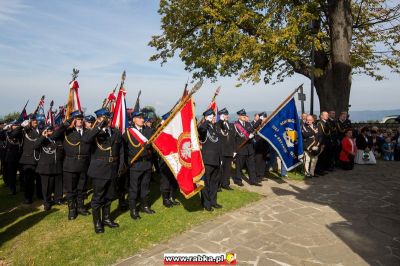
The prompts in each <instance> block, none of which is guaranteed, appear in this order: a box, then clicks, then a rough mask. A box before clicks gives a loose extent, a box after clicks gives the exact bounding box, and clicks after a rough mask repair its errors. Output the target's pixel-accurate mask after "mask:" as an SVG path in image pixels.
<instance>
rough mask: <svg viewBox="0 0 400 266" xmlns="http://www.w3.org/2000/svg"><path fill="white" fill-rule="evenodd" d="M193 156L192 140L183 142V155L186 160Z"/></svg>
mask: <svg viewBox="0 0 400 266" xmlns="http://www.w3.org/2000/svg"><path fill="white" fill-rule="evenodd" d="M191 156H192V144H191V142H190V141H186V142H184V143H183V144H182V148H181V157H182V158H183V159H185V160H188V159H190V157H191Z"/></svg>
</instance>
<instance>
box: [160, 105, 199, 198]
mask: <svg viewBox="0 0 400 266" xmlns="http://www.w3.org/2000/svg"><path fill="white" fill-rule="evenodd" d="M194 114H195V112H194V106H193V100H192V99H190V100H189V101H187V103H185V104H184V105H183V106H182V107H181V108H180V110H176V114H175V115H174V117H173V118H172V119H171V120H169V123H168V124H167V125H166V126H165V128H164V129H163V130H162V131H161V133H160V134H159V135H158V136H157V137H156V138H155V139H154V141H153V142H152V145H153V147H154V149H155V150H156V151H157V152H158V153H159V154H160V156H161V157H162V158H163V159H164V161H165V162H166V164H167V165H168V167H169V168H170V169H171V171H172V173H173V174H174V176H175V178H176V180H177V181H178V185H179V188H180V190H181V193H182V194H183V195H184V196H185V198H190V197H192V196H194V195H195V194H196V193H198V192H199V191H200V190H201V189H202V188H203V187H204V182H203V181H202V180H201V177H202V176H203V175H204V164H203V158H202V156H201V151H200V143H199V139H198V133H197V126H196V121H195V115H194Z"/></svg>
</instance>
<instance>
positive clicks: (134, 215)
mask: <svg viewBox="0 0 400 266" xmlns="http://www.w3.org/2000/svg"><path fill="white" fill-rule="evenodd" d="M131 218H132V219H133V220H136V219H140V218H142V217H140V215H139V212H138V211H137V210H136V209H133V210H131Z"/></svg>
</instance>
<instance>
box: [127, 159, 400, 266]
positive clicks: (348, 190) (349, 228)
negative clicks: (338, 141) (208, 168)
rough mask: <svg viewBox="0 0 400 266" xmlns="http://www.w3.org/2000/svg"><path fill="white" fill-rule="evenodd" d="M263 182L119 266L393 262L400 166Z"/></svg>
mask: <svg viewBox="0 0 400 266" xmlns="http://www.w3.org/2000/svg"><path fill="white" fill-rule="evenodd" d="M277 181H278V180H276V181H274V180H269V181H266V182H264V183H263V187H261V188H258V187H257V188H254V187H247V188H248V189H251V190H256V191H257V192H259V193H261V194H263V195H265V198H263V199H262V200H260V201H258V202H256V203H254V204H252V205H249V206H247V207H244V208H242V209H240V210H237V211H235V212H234V213H229V214H224V215H222V216H220V217H217V218H216V219H215V220H213V221H210V222H207V223H205V224H202V225H200V226H197V227H195V228H193V229H192V230H190V231H187V232H185V233H183V234H182V235H179V236H177V237H175V238H173V239H171V240H169V241H168V242H165V243H162V244H158V245H155V246H154V247H153V248H151V249H149V250H145V251H143V252H141V253H139V254H136V255H134V256H132V257H130V258H128V259H126V260H123V261H121V262H120V263H119V265H162V261H163V253H165V252H168V253H171V252H227V251H233V252H235V253H236V254H237V260H238V264H239V265H397V266H398V265H400V163H399V162H379V165H375V166H356V168H355V170H354V171H351V172H345V171H341V170H337V171H335V172H332V173H330V174H329V175H327V176H324V177H321V178H317V179H312V180H310V181H306V182H296V181H285V182H280V183H277Z"/></svg>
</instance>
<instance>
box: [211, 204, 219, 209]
mask: <svg viewBox="0 0 400 266" xmlns="http://www.w3.org/2000/svg"><path fill="white" fill-rule="evenodd" d="M211 206H212V207H214V208H215V209H221V208H222V205H220V204H218V203H215V204H214V205H211Z"/></svg>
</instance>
